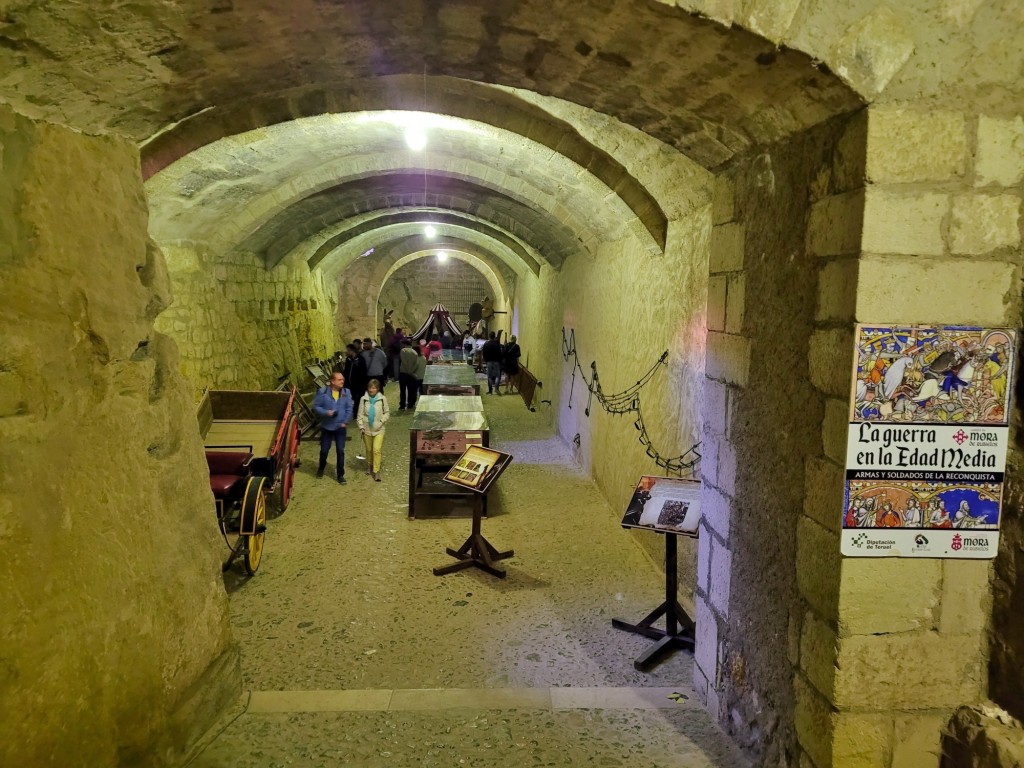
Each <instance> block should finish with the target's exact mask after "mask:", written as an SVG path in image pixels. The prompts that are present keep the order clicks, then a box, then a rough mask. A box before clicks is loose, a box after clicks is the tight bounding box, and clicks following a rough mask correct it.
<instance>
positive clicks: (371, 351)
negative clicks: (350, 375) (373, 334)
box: [362, 337, 388, 389]
mask: <svg viewBox="0 0 1024 768" xmlns="http://www.w3.org/2000/svg"><path fill="white" fill-rule="evenodd" d="M362 355H363V360H365V361H366V375H367V377H368V378H371V379H377V381H378V382H379V387H380V389H384V387H385V385H386V384H387V370H388V356H387V355H385V354H384V350H383V349H381V348H380V347H375V346H374V345H373V339H371V338H369V337H367V338H365V339H363V351H362Z"/></svg>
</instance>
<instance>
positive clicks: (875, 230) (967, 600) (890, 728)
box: [797, 106, 1022, 768]
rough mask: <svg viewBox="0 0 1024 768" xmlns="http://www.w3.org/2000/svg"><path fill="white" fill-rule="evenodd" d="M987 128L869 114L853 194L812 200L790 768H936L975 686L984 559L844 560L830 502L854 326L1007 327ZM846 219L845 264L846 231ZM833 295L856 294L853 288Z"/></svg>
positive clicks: (1012, 668) (1000, 186)
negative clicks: (946, 729) (945, 731)
mask: <svg viewBox="0 0 1024 768" xmlns="http://www.w3.org/2000/svg"><path fill="white" fill-rule="evenodd" d="M995 123H999V124H1000V125H1001V126H1002V128H1003V129H1012V127H1013V125H1014V122H1013V121H994V120H990V119H988V118H985V117H981V118H978V117H977V116H974V115H969V114H958V113H955V112H941V111H936V110H934V109H920V110H913V109H910V108H908V107H906V106H903V107H900V108H898V109H895V108H884V109H883V108H874V109H872V110H871V111H870V113H869V116H868V124H867V153H866V169H865V173H866V178H867V181H868V184H867V186H866V187H865V189H864V190H863V193H861V192H860V191H856V190H855V191H853V192H850V193H846V194H839V195H837V196H835V197H834V198H833V199H829V200H825V201H822V202H820V203H818V204H816V205H815V206H814V207H813V208H812V216H811V227H810V230H809V233H808V248H809V249H811V250H812V251H813V252H814V253H815V254H816V255H817V256H819V257H822V258H823V259H827V260H828V261H827V264H826V267H825V269H823V271H822V278H821V282H820V287H819V294H818V310H817V317H816V320H817V323H818V328H817V329H816V331H815V334H814V336H813V337H812V339H811V346H810V352H811V375H812V378H813V381H814V384H815V387H816V389H817V390H818V392H819V393H820V395H821V397H823V398H824V401H825V411H824V419H823V423H822V429H821V444H822V453H821V455H820V456H819V457H817V458H814V459H812V460H811V462H810V463H809V464H808V474H807V490H806V495H805V501H804V512H805V515H804V517H802V518H801V521H800V527H799V529H798V532H797V553H798V554H797V567H798V573H799V576H800V579H799V587H800V591H801V593H802V595H803V597H804V599H805V600H806V601H807V613H806V614H805V615H804V617H803V621H802V626H801V628H800V632H799V637H800V643H799V649H798V650H799V666H800V672H801V674H800V676H799V678H798V685H797V693H798V719H797V724H798V730H799V732H800V742H801V746H802V748H803V750H804V755H803V759H804V760H805V761H806V762H807V764H808V765H813V766H817V768H828V767H829V766H847V765H857V766H878V767H879V768H889V767H890V766H891V768H928V766H933V767H934V766H938V765H939V761H940V753H941V749H940V737H941V730H942V728H943V726H944V724H945V723H947V722H948V721H949V718H950V716H951V715H952V713H953V712H954V711H955V710H956V708H957V707H958V706H959V705H960V704H962V703H966V702H972V701H977V700H979V699H981V698H983V697H984V696H985V693H986V690H987V683H988V674H987V671H986V666H987V662H988V658H989V653H990V648H989V643H990V640H989V634H988V633H989V628H990V626H991V623H990V616H991V610H992V602H991V586H990V578H991V573H992V563H991V562H990V561H985V560H980V561H977V560H967V561H954V560H909V559H902V560H883V561H876V560H861V559H845V560H843V559H841V558H840V556H839V536H838V534H839V526H840V510H839V509H838V508H837V506H836V502H837V501H838V500H839V499H840V498H841V494H842V466H843V463H844V461H845V440H846V431H847V424H846V422H847V417H846V414H847V410H848V401H849V388H850V382H849V371H850V368H851V365H852V325H853V323H854V322H855V321H860V322H883V323H884V322H894V323H922V324H928V323H954V324H980V325H1004V324H1009V325H1015V324H1017V323H1018V322H1019V318H1020V308H1021V302H1020V288H1019V285H1020V283H1019V265H1020V260H1021V253H1020V243H1021V232H1020V220H1019V210H1020V203H1021V200H1020V188H1019V184H1020V171H1019V170H1017V171H1013V172H1012V173H1011V172H1010V171H1009V170H1005V169H1008V168H1013V167H1014V166H1015V165H1016V166H1017V167H1018V168H1019V165H1020V161H1019V158H1018V157H1016V155H1015V154H1014V151H1013V141H1012V140H1010V139H1009V138H1006V137H1004V138H1005V140H1004V141H1002V142H1000V141H996V140H994V139H992V138H990V137H989V138H987V139H986V140H983V139H982V136H983V134H984V133H985V131H991V130H992V129H993V125H994V124H995ZM1010 133H1011V134H1012V130H1010ZM993 153H1001V154H1000V158H1001V159H1000V160H999V161H996V160H994V159H993ZM997 167H998V169H999V170H998V171H996V170H994V169H995V168H997ZM1014 174H1015V175H1014ZM1008 181H1013V182H1014V183H1015V184H1016V185H1017V186H1016V187H1007V186H1006V182H1008ZM860 216H862V217H863V227H862V235H861V244H860V247H859V251H860V253H859V256H858V259H857V260H856V262H853V261H851V260H850V259H849V255H850V254H851V253H855V252H856V251H857V250H858V248H857V243H856V237H855V229H854V228H853V226H852V222H854V221H856V219H857V218H858V217H860ZM842 222H847V223H848V224H849V226H847V225H843V224H842ZM844 285H846V286H850V285H856V291H855V294H853V293H852V292H851V291H850V290H849V289H846V290H843V289H842V288H841V286H844ZM1015 421H1019V409H1018V414H1016V415H1015ZM1011 441H1012V442H1013V438H1011ZM1012 454H1013V455H1012V456H1011V460H1010V467H1009V469H1010V474H1009V478H1010V480H1009V484H1008V490H1009V493H1008V496H1007V499H1006V503H1005V505H1004V516H1005V518H1004V519H1005V522H1004V530H1005V538H1004V541H1003V546H1002V552H1001V554H1000V557H999V559H998V560H997V561H996V563H995V567H996V572H997V573H1002V574H1005V576H1006V581H1005V582H1004V584H1003V585H1002V587H1001V588H1000V589H998V590H997V592H996V594H997V595H998V596H999V597H997V608H996V616H997V621H996V625H995V626H996V633H995V635H994V636H993V638H992V643H993V644H992V650H993V652H994V656H995V663H994V664H993V672H994V675H993V681H994V688H996V689H999V690H1000V691H1002V692H1003V693H1004V694H1006V697H1007V699H1008V700H1014V701H1019V700H1018V699H1016V696H1015V693H1014V691H1015V690H1016V689H1017V686H1019V681H1020V679H1021V678H1020V669H1019V666H1016V665H1017V664H1019V659H1020V658H1021V650H1022V649H1021V645H1022V644H1021V640H1020V627H1021V621H1020V618H1019V614H1014V611H1013V608H1014V606H1015V605H1019V604H1020V602H1021V597H1020V596H1019V594H1018V593H1017V590H1018V587H1017V586H1016V583H1017V582H1016V577H1015V575H1014V571H1015V563H1014V560H1015V558H1014V555H1013V553H1014V552H1015V551H1016V550H1017V549H1018V548H1019V547H1020V543H1021V538H1020V529H1019V519H1020V491H1019V488H1020V480H1019V478H1018V477H1016V476H1015V473H1014V471H1013V468H1014V467H1015V466H1019V464H1020V458H1019V451H1017V450H1014V451H1013V452H1012ZM835 574H838V578H836V577H835ZM892 585H899V586H898V588H895V589H893V588H892ZM999 617H1002V618H1003V619H1004V620H1005V623H1003V624H1002V626H1000V618H999ZM1000 660H1001V661H1000ZM1001 662H1002V663H1001Z"/></svg>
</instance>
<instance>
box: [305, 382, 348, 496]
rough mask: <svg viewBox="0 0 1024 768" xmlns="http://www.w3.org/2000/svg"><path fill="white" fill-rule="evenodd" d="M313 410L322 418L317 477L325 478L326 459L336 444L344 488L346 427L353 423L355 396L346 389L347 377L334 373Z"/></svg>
mask: <svg viewBox="0 0 1024 768" xmlns="http://www.w3.org/2000/svg"><path fill="white" fill-rule="evenodd" d="M313 410H314V411H315V412H316V414H317V416H319V417H320V466H319V468H318V469H317V471H316V476H317V477H323V476H324V470H325V469H326V468H327V456H328V455H329V454H330V452H331V443H334V447H335V458H336V459H337V462H338V482H339V483H341V484H342V485H345V439H346V438H347V437H348V434H347V432H346V427H348V423H349V421H351V419H352V393H351V392H349V391H348V390H347V389H345V374H343V373H342V372H341V371H335V372H334V373H332V374H331V381H330V383H329V384H328V385H327V386H326V387H321V389H320V391H319V392H317V393H316V397H315V398H314V399H313Z"/></svg>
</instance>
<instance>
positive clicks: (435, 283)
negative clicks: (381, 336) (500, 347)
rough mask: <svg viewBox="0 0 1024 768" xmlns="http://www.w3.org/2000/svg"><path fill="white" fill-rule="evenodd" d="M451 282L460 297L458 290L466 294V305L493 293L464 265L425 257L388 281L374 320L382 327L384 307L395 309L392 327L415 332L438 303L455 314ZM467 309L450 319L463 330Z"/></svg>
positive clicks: (475, 273)
mask: <svg viewBox="0 0 1024 768" xmlns="http://www.w3.org/2000/svg"><path fill="white" fill-rule="evenodd" d="M451 283H458V284H459V286H460V288H459V291H460V295H461V292H462V291H467V292H468V294H469V296H471V297H472V298H471V299H470V303H472V302H474V301H480V300H482V299H483V298H484V297H485V296H491V294H492V293H493V291H492V290H491V287H490V285H489V284H488V283H487V280H486V279H484V276H483V275H482V274H480V272H479V271H477V270H476V269H474V268H473V267H471V266H470V265H469V264H467V263H466V262H464V261H460V260H459V259H452V258H450V259H448V261H446V262H443V263H442V262H439V261H438V260H437V259H436V258H435V257H433V256H428V257H426V258H423V259H417V260H416V261H413V262H410V263H408V264H406V265H404V266H402V267H399V268H398V269H397V270H396V271H395V273H394V274H393V275H391V277H389V278H388V281H387V282H386V283H385V284H384V287H383V288H382V289H381V292H380V298H379V299H378V302H377V308H378V312H380V313H381V314H380V315H378V318H377V319H378V322H379V324H381V325H382V324H383V312H384V309H385V308H388V309H394V310H395V314H394V315H393V317H392V321H393V322H394V325H395V327H396V328H404V329H406V331H409V330H410V329H411V330H412V331H415V330H416V329H418V328H419V327H420V325H422V323H423V321H424V320H426V319H427V316H428V315H429V313H430V310H431V309H433V307H434V305H435V304H437V303H438V302H441V303H442V304H444V305H445V306H446V307H447V308H448V310H449V311H450V312H455V306H454V304H453V303H452V302H451V300H450V297H448V294H447V286H448V285H450V284H451ZM491 298H492V299H494V298H495V297H494V296H491ZM499 301H500V297H499ZM467 310H468V307H463V314H461V315H455V316H454V317H453V319H454V320H455V322H456V323H458V325H459V327H460V328H465V327H466V324H467V322H468V320H469V318H468V317H467V316H466V314H465V311H467ZM506 325H507V323H506Z"/></svg>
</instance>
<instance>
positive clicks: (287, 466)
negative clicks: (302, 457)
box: [273, 416, 299, 516]
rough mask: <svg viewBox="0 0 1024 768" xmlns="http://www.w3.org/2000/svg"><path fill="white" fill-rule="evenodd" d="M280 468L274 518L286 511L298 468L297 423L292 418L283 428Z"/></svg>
mask: <svg viewBox="0 0 1024 768" xmlns="http://www.w3.org/2000/svg"><path fill="white" fill-rule="evenodd" d="M280 466H281V475H280V477H278V480H277V489H276V490H275V491H274V499H273V511H274V512H275V515H276V516H280V515H283V514H284V511H285V510H286V509H288V503H289V502H290V501H291V499H292V487H293V486H294V483H295V468H296V467H298V466H299V422H298V419H296V418H295V417H294V416H292V417H291V418H289V419H288V424H287V426H286V427H285V432H284V445H283V446H282V447H281V465H280Z"/></svg>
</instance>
